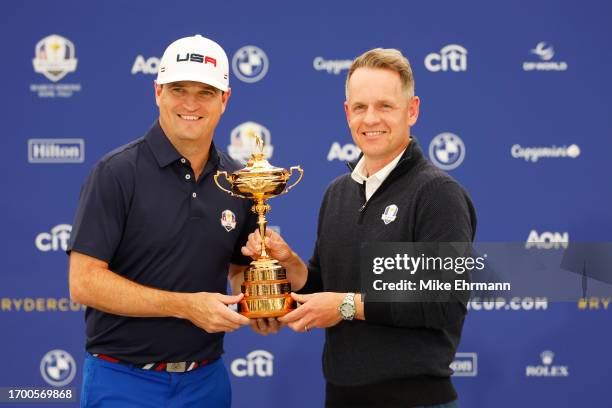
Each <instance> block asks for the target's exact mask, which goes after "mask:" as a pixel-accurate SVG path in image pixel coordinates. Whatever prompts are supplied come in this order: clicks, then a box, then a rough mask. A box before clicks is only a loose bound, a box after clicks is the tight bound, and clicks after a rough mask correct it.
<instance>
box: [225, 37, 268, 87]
mask: <svg viewBox="0 0 612 408" xmlns="http://www.w3.org/2000/svg"><path fill="white" fill-rule="evenodd" d="M269 66H270V63H269V61H268V56H267V55H266V53H265V52H263V50H262V49H261V48H258V47H255V46H254V45H246V46H244V47H242V48H240V49H239V50H238V51H236V53H235V54H234V57H233V58H232V69H233V70H234V75H236V77H237V78H238V79H239V80H241V81H243V82H248V83H253V82H257V81H259V80H260V79H262V78H263V77H264V76H266V73H267V72H268V67H269Z"/></svg>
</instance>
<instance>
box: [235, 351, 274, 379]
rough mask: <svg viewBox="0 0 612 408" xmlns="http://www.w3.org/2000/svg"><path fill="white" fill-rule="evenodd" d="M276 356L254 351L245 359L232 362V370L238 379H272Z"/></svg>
mask: <svg viewBox="0 0 612 408" xmlns="http://www.w3.org/2000/svg"><path fill="white" fill-rule="evenodd" d="M273 362H274V356H273V355H272V354H271V353H269V352H267V351H265V350H254V351H251V352H250V353H249V354H247V356H246V359H245V358H237V359H236V360H234V361H232V364H231V366H230V369H231V371H232V374H234V375H235V376H236V377H255V376H257V377H271V376H272V374H273V370H274V368H273Z"/></svg>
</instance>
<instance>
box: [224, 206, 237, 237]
mask: <svg viewBox="0 0 612 408" xmlns="http://www.w3.org/2000/svg"><path fill="white" fill-rule="evenodd" d="M221 225H222V226H223V228H225V230H226V231H227V232H230V231H231V230H233V229H234V228H236V214H234V213H233V212H232V211H230V210H225V211H223V212H222V213H221Z"/></svg>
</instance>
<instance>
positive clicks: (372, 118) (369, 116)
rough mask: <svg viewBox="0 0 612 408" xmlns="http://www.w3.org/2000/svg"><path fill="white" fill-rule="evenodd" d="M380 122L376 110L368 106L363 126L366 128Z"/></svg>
mask: <svg viewBox="0 0 612 408" xmlns="http://www.w3.org/2000/svg"><path fill="white" fill-rule="evenodd" d="M379 121H380V119H379V117H378V115H377V114H376V110H375V109H374V107H373V106H368V110H367V111H366V114H365V117H364V118H363V124H364V125H366V126H371V125H376V124H377V123H378V122H379Z"/></svg>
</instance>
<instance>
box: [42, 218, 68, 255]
mask: <svg viewBox="0 0 612 408" xmlns="http://www.w3.org/2000/svg"><path fill="white" fill-rule="evenodd" d="M71 232H72V225H69V224H59V225H56V226H55V227H53V228H51V232H50V233H49V232H41V233H40V234H38V235H37V236H36V239H35V240H34V243H35V244H36V248H38V250H39V251H41V252H50V251H59V250H60V249H61V250H62V251H66V250H67V249H68V241H69V240H70V233H71Z"/></svg>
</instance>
